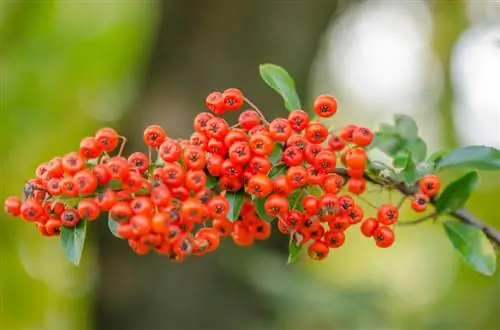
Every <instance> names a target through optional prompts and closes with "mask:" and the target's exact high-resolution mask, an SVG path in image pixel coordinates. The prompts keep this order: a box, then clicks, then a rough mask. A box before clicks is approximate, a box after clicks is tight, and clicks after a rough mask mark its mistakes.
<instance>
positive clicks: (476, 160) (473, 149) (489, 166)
mask: <svg viewBox="0 0 500 330" xmlns="http://www.w3.org/2000/svg"><path fill="white" fill-rule="evenodd" d="M449 168H468V169H475V170H485V171H494V170H499V169H500V150H498V149H495V148H492V147H485V146H470V147H462V148H458V149H455V150H452V151H450V152H449V153H448V154H447V155H445V156H443V157H441V158H440V159H439V160H438V161H437V163H436V169H437V170H444V169H449Z"/></svg>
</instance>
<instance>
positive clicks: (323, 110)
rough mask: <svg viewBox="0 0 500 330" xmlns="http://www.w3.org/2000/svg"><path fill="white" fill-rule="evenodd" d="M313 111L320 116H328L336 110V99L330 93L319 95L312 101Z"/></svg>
mask: <svg viewBox="0 0 500 330" xmlns="http://www.w3.org/2000/svg"><path fill="white" fill-rule="evenodd" d="M314 112H316V114H317V115H318V116H320V117H323V118H328V117H331V116H333V115H334V114H335V113H336V112H337V100H335V98H333V97H332V96H330V95H320V96H318V98H317V99H316V101H314Z"/></svg>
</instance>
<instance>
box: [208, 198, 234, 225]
mask: <svg viewBox="0 0 500 330" xmlns="http://www.w3.org/2000/svg"><path fill="white" fill-rule="evenodd" d="M229 208H230V206H229V202H228V201H227V199H226V198H224V197H222V196H215V197H214V198H212V199H211V200H210V201H209V202H208V210H209V213H210V216H211V217H213V218H216V219H225V218H226V216H227V213H228V212H229Z"/></svg>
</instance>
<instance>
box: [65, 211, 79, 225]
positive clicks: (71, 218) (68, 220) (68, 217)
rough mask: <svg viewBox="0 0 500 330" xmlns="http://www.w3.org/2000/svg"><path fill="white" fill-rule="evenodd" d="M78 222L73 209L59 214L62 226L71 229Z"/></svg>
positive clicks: (76, 214) (77, 216)
mask: <svg viewBox="0 0 500 330" xmlns="http://www.w3.org/2000/svg"><path fill="white" fill-rule="evenodd" d="M79 222H80V216H79V215H78V212H77V210H75V209H66V210H64V212H63V213H62V214H61V223H62V225H63V226H65V227H68V228H73V227H76V225H78V223H79Z"/></svg>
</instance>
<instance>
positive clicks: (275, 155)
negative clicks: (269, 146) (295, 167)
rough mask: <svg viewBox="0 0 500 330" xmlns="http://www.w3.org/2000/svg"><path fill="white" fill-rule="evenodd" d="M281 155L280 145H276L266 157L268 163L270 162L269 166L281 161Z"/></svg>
mask: <svg viewBox="0 0 500 330" xmlns="http://www.w3.org/2000/svg"><path fill="white" fill-rule="evenodd" d="M282 155H283V149H282V146H281V144H280V143H276V144H275V145H274V149H273V152H271V154H270V155H269V156H268V157H269V161H270V162H271V164H273V165H276V164H277V163H278V162H279V161H280V160H281V156H282Z"/></svg>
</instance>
